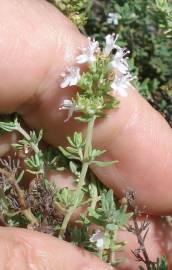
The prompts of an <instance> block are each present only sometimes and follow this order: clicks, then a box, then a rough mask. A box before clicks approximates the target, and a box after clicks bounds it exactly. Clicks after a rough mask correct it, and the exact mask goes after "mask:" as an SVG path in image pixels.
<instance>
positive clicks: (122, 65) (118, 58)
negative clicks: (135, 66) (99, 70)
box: [109, 47, 129, 74]
mask: <svg viewBox="0 0 172 270" xmlns="http://www.w3.org/2000/svg"><path fill="white" fill-rule="evenodd" d="M128 53H129V50H127V49H122V48H120V47H118V48H117V51H116V54H115V55H114V56H113V58H112V61H111V62H110V63H109V67H110V69H114V70H115V71H116V72H117V73H118V72H119V73H121V74H126V73H127V72H128V63H127V61H126V59H125V58H124V57H125V56H126V55H127V54H128Z"/></svg>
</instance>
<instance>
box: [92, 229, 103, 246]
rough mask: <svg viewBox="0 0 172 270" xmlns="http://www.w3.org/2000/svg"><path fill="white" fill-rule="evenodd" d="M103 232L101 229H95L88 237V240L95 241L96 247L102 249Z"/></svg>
mask: <svg viewBox="0 0 172 270" xmlns="http://www.w3.org/2000/svg"><path fill="white" fill-rule="evenodd" d="M103 238H104V232H103V231H101V230H99V229H98V230H96V232H95V233H93V235H92V236H91V237H90V242H91V243H95V244H96V247H97V248H98V249H103V247H104V239H103Z"/></svg>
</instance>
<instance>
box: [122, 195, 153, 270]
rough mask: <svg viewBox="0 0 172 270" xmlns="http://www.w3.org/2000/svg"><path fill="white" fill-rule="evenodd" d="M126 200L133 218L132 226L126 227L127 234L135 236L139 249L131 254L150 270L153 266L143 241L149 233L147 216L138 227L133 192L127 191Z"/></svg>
mask: <svg viewBox="0 0 172 270" xmlns="http://www.w3.org/2000/svg"><path fill="white" fill-rule="evenodd" d="M126 198H127V201H128V205H129V207H130V208H131V209H132V210H133V216H132V218H133V226H131V225H129V226H128V227H127V229H128V231H129V232H132V233H134V234H135V235H136V237H137V241H138V244H139V248H137V249H135V250H134V251H132V253H133V254H134V256H135V257H136V258H137V260H138V261H141V262H143V263H144V264H145V265H146V267H147V270H151V269H152V266H153V265H154V262H152V261H151V260H150V259H149V256H148V253H147V250H146V247H145V239H146V236H147V234H148V231H149V222H148V221H147V218H148V216H146V219H145V220H144V221H143V222H142V223H141V225H140V226H139V225H138V220H137V218H138V215H139V214H140V213H139V210H138V207H137V205H136V198H135V192H134V191H128V192H127V193H126ZM145 230H146V231H145ZM144 231H145V233H144V235H143V236H142V233H143V232H144ZM141 254H142V255H141Z"/></svg>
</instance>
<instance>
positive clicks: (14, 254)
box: [0, 228, 111, 270]
mask: <svg viewBox="0 0 172 270" xmlns="http://www.w3.org/2000/svg"><path fill="white" fill-rule="evenodd" d="M0 252H1V260H0V269H1V270H3V269H13V268H15V269H18V270H28V269H37V270H41V269H49V270H55V269H58V270H71V269H72V270H78V269H80V270H92V269H95V270H96V269H97V270H110V269H111V267H109V266H108V265H105V264H104V263H103V262H102V261H100V260H99V259H98V258H97V257H95V256H91V255H90V254H89V253H87V252H86V251H84V250H81V249H79V248H77V247H74V246H72V245H71V244H69V243H67V242H65V241H62V240H58V239H55V238H54V237H52V236H49V235H46V234H42V233H39V232H35V231H30V230H25V229H14V228H13V229H12V228H1V229H0Z"/></svg>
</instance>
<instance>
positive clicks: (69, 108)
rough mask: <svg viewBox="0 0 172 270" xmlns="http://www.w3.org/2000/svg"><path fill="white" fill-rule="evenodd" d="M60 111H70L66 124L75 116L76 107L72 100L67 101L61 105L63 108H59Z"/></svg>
mask: <svg viewBox="0 0 172 270" xmlns="http://www.w3.org/2000/svg"><path fill="white" fill-rule="evenodd" d="M59 110H67V111H68V116H67V118H66V119H65V120H64V122H67V121H68V120H69V119H70V118H71V117H72V115H73V113H74V111H75V105H74V104H73V102H72V100H70V99H65V100H64V101H63V104H62V105H61V107H60V108H59Z"/></svg>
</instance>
